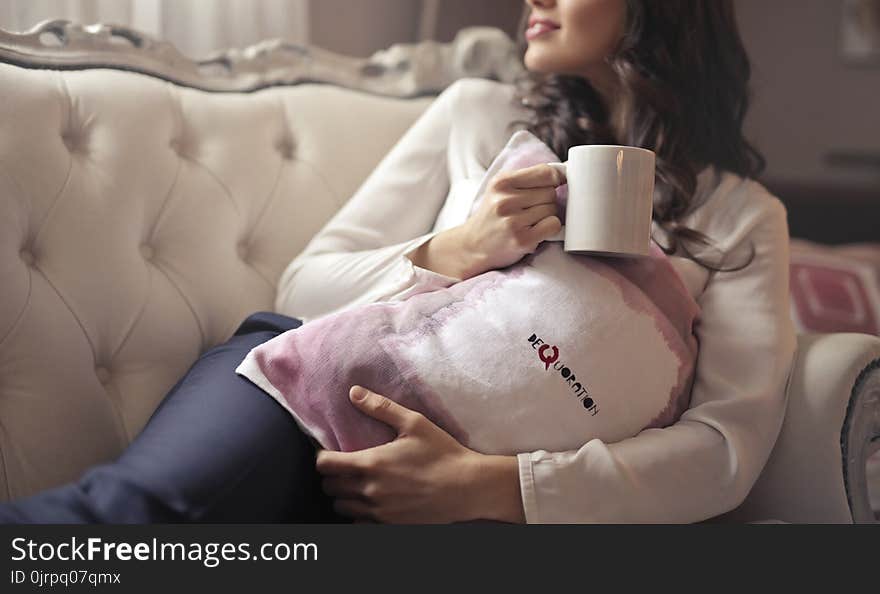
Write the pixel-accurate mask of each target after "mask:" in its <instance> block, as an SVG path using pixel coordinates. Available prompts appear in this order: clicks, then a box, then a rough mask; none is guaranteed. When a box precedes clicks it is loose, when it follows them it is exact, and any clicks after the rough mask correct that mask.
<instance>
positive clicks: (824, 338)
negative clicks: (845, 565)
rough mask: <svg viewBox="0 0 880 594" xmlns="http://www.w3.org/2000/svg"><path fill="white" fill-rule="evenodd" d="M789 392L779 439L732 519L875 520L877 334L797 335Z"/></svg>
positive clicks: (879, 420)
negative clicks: (871, 467) (871, 465)
mask: <svg viewBox="0 0 880 594" xmlns="http://www.w3.org/2000/svg"><path fill="white" fill-rule="evenodd" d="M787 393H788V410H787V412H786V415H785V420H784V422H783V426H782V430H781V432H780V434H779V439H778V440H777V442H776V445H775V447H774V449H773V452H772V453H771V455H770V459H769V460H768V462H767V464H766V466H765V467H764V470H763V472H762V473H761V476H760V477H759V478H758V481H757V482H756V483H755V486H754V487H753V489H752V491H751V493H750V494H749V496H748V497H747V498H746V500H745V502H744V503H743V504H742V505H741V506H740V507H739V508H738V509H737V510H736V511H735V512H733V513H732V514H730V515H731V516H732V518H731V519H736V520H740V521H756V520H766V519H775V520H782V521H785V522H799V523H800V522H814V523H815V522H832V523H849V522H853V521H855V522H871V521H873V520H874V516H873V512H872V511H871V507H870V504H869V499H868V490H867V481H866V477H865V461H866V459H867V457H868V455H869V452H870V449H871V445H872V441H873V444H874V445H875V446H876V444H877V441H878V436H880V337H877V336H871V335H868V334H856V333H835V334H801V335H799V336H798V351H797V356H796V360H795V364H794V367H793V370H792V374H791V377H790V378H789V383H788V390H787Z"/></svg>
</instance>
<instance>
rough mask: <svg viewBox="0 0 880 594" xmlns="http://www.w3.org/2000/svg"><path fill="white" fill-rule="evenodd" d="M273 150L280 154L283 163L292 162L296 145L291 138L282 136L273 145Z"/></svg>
mask: <svg viewBox="0 0 880 594" xmlns="http://www.w3.org/2000/svg"><path fill="white" fill-rule="evenodd" d="M275 149H276V150H277V151H278V152H279V153H281V158H282V159H284V160H285V161H291V160H293V155H294V153H295V152H296V143H295V142H294V141H293V138H291V137H290V136H282V137H281V138H279V139H278V141H277V142H276V143H275Z"/></svg>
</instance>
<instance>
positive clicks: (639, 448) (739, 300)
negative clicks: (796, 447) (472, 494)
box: [517, 194, 797, 523]
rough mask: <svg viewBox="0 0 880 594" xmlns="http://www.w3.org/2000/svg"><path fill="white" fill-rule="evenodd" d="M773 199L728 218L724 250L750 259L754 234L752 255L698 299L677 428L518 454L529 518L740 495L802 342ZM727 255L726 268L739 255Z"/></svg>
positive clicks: (688, 504)
mask: <svg viewBox="0 0 880 594" xmlns="http://www.w3.org/2000/svg"><path fill="white" fill-rule="evenodd" d="M765 196H769V195H766V194H765ZM726 198H730V197H726ZM770 198H771V200H767V201H763V202H762V203H761V207H760V208H754V209H751V211H750V212H749V211H748V210H747V209H742V210H739V211H738V212H737V213H736V214H735V215H734V214H726V215H725V216H726V217H727V218H729V219H731V220H733V219H740V220H741V219H747V220H743V221H742V222H741V223H740V224H739V225H737V227H736V229H735V231H734V232H733V233H730V235H732V237H729V238H728V237H726V238H725V239H730V241H729V242H727V241H725V243H728V247H727V249H726V250H725V251H728V250H733V251H732V252H728V254H729V256H730V254H732V253H735V254H742V253H744V252H745V255H746V256H747V255H748V253H749V249H748V244H749V243H750V242H752V243H753V244H754V248H755V256H754V260H753V261H752V263H751V264H749V265H748V266H747V267H746V268H744V269H742V270H739V271H736V272H717V273H715V274H714V278H711V280H710V281H709V283H708V285H707V287H706V289H705V290H704V292H703V294H702V296H701V297H700V299H699V302H700V305H701V307H702V314H701V319H700V321H699V323H698V324H697V325H696V327H695V331H696V334H697V337H698V340H699V345H700V347H699V353H698V357H697V365H696V373H695V377H694V384H693V388H692V393H691V406H690V408H689V409H688V410H687V411H686V412H685V413H684V414H683V415H682V417H681V418H680V420H679V421H678V422H677V423H675V424H674V425H671V426H669V427H666V428H662V429H647V430H645V431H642V432H641V433H639V434H638V435H636V436H635V437H632V438H629V439H626V440H623V441H620V442H617V443H603V442H602V441H600V440H598V439H594V440H591V441H589V442H587V443H586V444H585V445H583V446H582V447H581V448H579V449H577V450H573V451H568V452H557V453H552V452H547V451H544V450H539V451H536V452H531V453H521V454H519V455H518V456H517V458H518V463H519V470H520V489H521V494H522V499H523V506H524V509H525V516H526V521H527V522H529V523H557V522H559V523H590V522H614V523H623V522H639V523H650V522H676V523H682V522H694V521H700V520H704V519H707V518H710V517H714V516H716V515H719V514H722V513H724V512H727V511H729V510H731V509H733V508H735V507H736V506H738V505H739V504H740V503H741V502H742V501H743V500H744V499H745V497H746V495H747V494H748V492H749V491H750V490H751V487H752V485H753V484H754V482H755V481H756V480H757V477H758V475H759V473H760V472H761V470H762V469H763V467H764V464H765V463H766V461H767V459H768V457H769V455H770V452H771V450H772V448H773V445H774V443H775V441H776V438H777V436H778V433H779V430H780V428H781V425H782V419H783V415H784V413H785V407H786V389H787V386H788V381H789V377H790V373H791V367H792V364H793V362H794V356H795V351H796V348H797V336H796V333H795V330H794V327H793V324H792V321H791V318H790V313H789V294H788V290H789V286H788V283H789V269H788V267H789V236H788V226H787V222H786V210H785V207H784V205H783V204H782V203H781V202H780V201H779V200H778V199H775V198H773V197H770ZM709 235H710V237H712V238H713V239H717V236H715V235H713V234H711V233H709ZM718 243H719V247H722V246H723V244H722V242H720V241H719V242H718ZM729 256H728V258H727V259H725V261H724V265H723V266H722V267H723V268H729V267H731V266H732V265H733V264H740V263H741V262H742V261H741V260H739V259H733V260H731V259H730V257H729ZM740 257H743V256H737V258H740Z"/></svg>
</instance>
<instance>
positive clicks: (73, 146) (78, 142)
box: [61, 130, 86, 153]
mask: <svg viewBox="0 0 880 594" xmlns="http://www.w3.org/2000/svg"><path fill="white" fill-rule="evenodd" d="M61 142H63V143H64V146H66V147H67V150H68V151H70V152H71V153H82V152H85V144H86V143H85V136H84V135H83V134H82V133H81V132H78V131H75V130H67V131H65V132H62V133H61Z"/></svg>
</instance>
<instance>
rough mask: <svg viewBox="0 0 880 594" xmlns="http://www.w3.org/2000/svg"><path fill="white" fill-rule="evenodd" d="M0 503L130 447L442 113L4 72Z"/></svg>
mask: <svg viewBox="0 0 880 594" xmlns="http://www.w3.org/2000/svg"><path fill="white" fill-rule="evenodd" d="M0 89H3V92H2V94H0V454H2V456H0V461H2V464H0V500H2V499H6V498H14V497H20V496H24V495H27V494H29V493H33V492H35V491H37V490H39V489H42V488H46V487H49V486H53V485H57V484H60V483H62V482H64V481H67V480H71V479H73V478H75V477H76V476H78V474H79V473H80V472H81V471H82V470H83V469H85V468H86V467H88V466H90V465H92V464H95V463H98V462H102V461H107V460H110V459H112V458H113V457H115V456H116V455H118V453H119V452H120V451H121V450H122V449H123V448H124V447H125V446H126V445H127V444H128V443H129V441H130V440H131V439H132V438H133V437H134V436H135V435H137V433H138V432H139V431H140V430H141V428H142V427H143V425H144V424H145V423H146V421H147V419H148V418H149V416H150V414H152V412H153V410H154V408H155V406H156V405H157V404H158V401H159V400H160V399H161V398H162V396H163V395H164V394H165V393H166V392H167V390H168V389H169V388H170V387H171V386H172V385H173V384H174V383H175V382H176V381H177V380H178V379H179V378H180V377H181V376H182V375H183V374H184V373H185V372H186V370H187V368H188V367H189V366H190V365H191V364H192V363H193V361H194V360H195V359H196V358H197V357H198V355H199V354H200V353H202V352H204V351H205V350H207V349H208V348H210V347H211V346H213V345H215V344H217V343H220V342H222V341H224V340H225V339H226V338H228V337H229V336H230V335H231V334H232V332H233V331H234V329H235V328H236V326H237V325H238V324H239V323H240V322H241V321H242V319H243V318H244V317H245V316H247V315H248V314H249V313H252V312H254V311H259V310H271V308H272V307H273V302H274V296H275V290H276V284H277V281H278V278H279V277H280V275H281V272H282V271H283V269H284V267H285V266H286V265H287V263H288V262H289V261H290V260H291V259H292V258H293V257H294V256H296V255H297V253H299V251H300V250H301V249H302V248H303V247H304V246H305V244H306V243H307V242H308V240H309V238H310V237H311V236H312V235H313V234H314V233H315V232H316V231H317V230H318V229H320V227H321V226H322V225H323V224H324V223H325V222H326V221H327V220H328V219H329V218H330V216H332V214H333V213H334V212H335V211H336V210H337V209H338V208H339V207H340V206H341V205H342V204H344V202H345V201H346V200H347V199H348V198H349V197H350V196H351V195H352V194H353V193H354V191H355V190H356V188H357V187H358V185H359V184H360V183H361V181H362V180H363V179H364V178H365V177H366V176H367V174H368V173H369V172H370V171H371V170H372V168H373V167H374V166H375V165H376V163H377V162H378V161H379V159H381V157H382V156H383V155H384V154H385V152H387V151H388V149H389V148H390V147H391V146H392V144H393V143H394V142H395V140H396V139H397V138H398V137H399V136H400V135H401V134H402V133H403V132H404V131H405V130H406V128H407V127H408V126H409V125H410V124H411V123H412V122H413V121H414V120H415V118H416V117H417V116H418V114H419V113H420V112H421V111H422V110H423V109H424V108H425V107H426V106H427V104H428V103H429V102H430V98H422V99H416V100H404V99H392V98H383V97H378V96H375V95H368V94H365V93H360V92H357V91H351V90H345V89H342V88H339V87H334V86H327V85H316V84H303V85H298V86H292V87H276V88H269V89H265V90H260V91H256V92H252V93H211V92H205V91H199V90H194V89H191V88H185V87H181V86H177V85H175V84H172V83H169V82H165V81H163V80H160V79H158V78H154V77H151V76H147V75H143V74H137V73H132V72H124V71H120V70H110V69H90V70H82V71H59V70H36V69H26V68H21V67H18V66H13V65H9V64H0Z"/></svg>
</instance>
